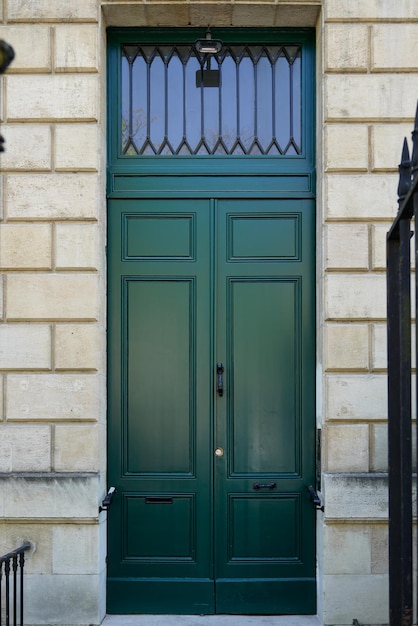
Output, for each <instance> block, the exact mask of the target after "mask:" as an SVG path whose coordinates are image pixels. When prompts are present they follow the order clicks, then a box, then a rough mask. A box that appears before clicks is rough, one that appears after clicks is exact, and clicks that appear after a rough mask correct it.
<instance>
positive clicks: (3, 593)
mask: <svg viewBox="0 0 418 626" xmlns="http://www.w3.org/2000/svg"><path fill="white" fill-rule="evenodd" d="M30 547H31V545H30V543H25V544H23V546H21V547H20V548H17V549H16V550H13V551H12V552H9V553H8V554H4V555H3V556H0V622H1V624H4V625H5V626H18V625H20V626H23V599H24V595H23V568H24V565H25V552H26V550H29V548H30Z"/></svg>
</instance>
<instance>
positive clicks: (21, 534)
mask: <svg viewBox="0 0 418 626" xmlns="http://www.w3.org/2000/svg"><path fill="white" fill-rule="evenodd" d="M52 528H53V526H52V525H50V524H43V523H40V524H34V523H30V524H24V523H23V524H21V523H18V522H16V520H13V522H12V523H7V522H5V521H3V523H1V522H0V554H6V552H9V551H10V550H11V549H13V550H14V549H15V548H19V547H20V546H21V545H23V544H24V543H30V544H31V546H32V547H31V549H30V550H29V551H28V552H25V578H26V576H27V575H29V574H38V575H39V574H50V573H51V572H52Z"/></svg>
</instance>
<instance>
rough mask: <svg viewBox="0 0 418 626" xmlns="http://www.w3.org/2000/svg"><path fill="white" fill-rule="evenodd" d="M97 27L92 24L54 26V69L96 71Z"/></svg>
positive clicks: (62, 70) (61, 70)
mask: <svg viewBox="0 0 418 626" xmlns="http://www.w3.org/2000/svg"><path fill="white" fill-rule="evenodd" d="M98 53H99V47H98V29H97V26H96V25H93V24H59V25H57V26H55V71H58V72H97V71H98V69H99V64H98Z"/></svg>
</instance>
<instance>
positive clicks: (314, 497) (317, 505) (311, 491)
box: [306, 485, 324, 511]
mask: <svg viewBox="0 0 418 626" xmlns="http://www.w3.org/2000/svg"><path fill="white" fill-rule="evenodd" d="M306 491H309V495H310V496H311V501H312V504H313V505H314V507H315V508H316V509H318V510H319V511H324V505H323V504H322V502H321V498H320V497H319V496H318V494H317V492H316V491H315V489H314V488H313V486H312V485H309V487H306Z"/></svg>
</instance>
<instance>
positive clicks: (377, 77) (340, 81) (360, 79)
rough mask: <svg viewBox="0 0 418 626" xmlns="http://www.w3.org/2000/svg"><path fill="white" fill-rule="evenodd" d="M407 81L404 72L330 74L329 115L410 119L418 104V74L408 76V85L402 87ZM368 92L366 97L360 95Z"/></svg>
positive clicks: (328, 87) (336, 117)
mask: <svg viewBox="0 0 418 626" xmlns="http://www.w3.org/2000/svg"><path fill="white" fill-rule="evenodd" d="M404 82H405V77H404V76H402V74H329V75H328V76H326V77H325V102H324V105H325V116H326V119H328V120H330V119H334V120H343V121H345V120H347V119H351V120H359V121H360V120H364V121H366V120H371V121H374V120H377V121H379V120H381V119H388V120H393V121H396V120H402V119H409V118H410V117H411V116H413V115H414V112H415V108H416V94H417V92H418V74H410V75H409V76H408V85H409V89H407V90H405V89H404V88H403V86H404ZM410 92H412V93H410ZM366 93H367V98H365V97H361V96H359V94H366ZM411 112H412V113H411Z"/></svg>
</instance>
